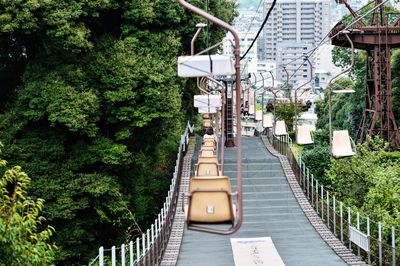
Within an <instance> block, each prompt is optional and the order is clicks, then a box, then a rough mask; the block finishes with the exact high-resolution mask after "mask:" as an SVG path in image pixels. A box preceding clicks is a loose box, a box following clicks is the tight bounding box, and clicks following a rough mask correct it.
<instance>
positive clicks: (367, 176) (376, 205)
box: [302, 47, 400, 243]
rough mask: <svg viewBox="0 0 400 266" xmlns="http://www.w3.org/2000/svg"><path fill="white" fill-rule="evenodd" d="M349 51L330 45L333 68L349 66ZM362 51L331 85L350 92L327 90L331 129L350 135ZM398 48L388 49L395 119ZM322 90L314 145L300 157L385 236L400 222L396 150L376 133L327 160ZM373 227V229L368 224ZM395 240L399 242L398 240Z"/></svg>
mask: <svg viewBox="0 0 400 266" xmlns="http://www.w3.org/2000/svg"><path fill="white" fill-rule="evenodd" d="M350 54H351V53H350V51H349V50H348V49H345V48H338V47H335V48H334V49H333V60H334V63H335V64H336V65H337V66H340V67H347V66H349V65H350ZM365 66H366V54H365V52H363V51H358V52H356V55H355V65H354V67H353V68H352V71H351V73H350V75H349V76H348V77H343V78H341V79H339V80H336V81H335V82H334V83H333V84H332V89H354V90H355V93H353V94H333V96H332V127H333V130H340V129H347V130H349V133H350V134H351V135H352V137H353V138H355V136H356V133H357V130H358V128H359V125H360V121H361V118H362V111H363V109H364V106H365V69H366V67H365ZM399 74H400V52H399V51H398V50H394V51H393V52H392V77H393V94H392V95H393V111H394V113H395V116H396V119H397V122H400V120H399V114H400V105H399V104H398V102H399V100H400V79H399V78H398V76H399ZM327 99H328V95H327V91H325V97H324V100H323V101H321V102H318V103H317V106H316V112H317V115H318V123H317V128H318V131H317V132H316V135H315V137H316V138H315V144H314V145H312V146H309V147H305V148H304V150H303V154H302V158H303V159H304V161H305V163H306V165H307V166H308V167H309V168H310V170H311V172H312V173H313V174H314V176H315V177H316V178H317V179H318V180H320V181H321V182H322V183H323V184H324V186H325V187H326V188H327V189H328V190H330V191H331V192H332V193H334V195H335V196H336V198H337V199H340V200H342V201H343V202H344V203H345V205H346V206H351V207H353V208H355V209H357V210H358V211H360V212H361V213H363V214H364V215H367V216H369V217H370V218H371V220H372V221H382V223H383V228H384V231H385V235H386V236H389V235H390V234H389V233H388V230H390V228H391V226H392V225H395V227H396V228H398V227H399V226H400V220H399V217H400V208H399V206H400V205H399V199H398V198H399V197H398V195H399V193H400V187H399V176H400V168H399V165H400V164H399V162H400V153H399V152H389V151H388V146H387V144H386V143H385V142H384V141H383V140H382V139H380V138H379V137H377V138H374V139H369V140H368V141H367V143H365V144H363V145H357V154H356V156H353V157H350V158H342V159H333V158H331V157H330V156H329V148H328V147H329V138H328V134H329V128H328V104H327ZM373 230H376V228H375V227H374V229H373ZM398 243H400V241H398Z"/></svg>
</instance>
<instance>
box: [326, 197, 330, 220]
mask: <svg viewBox="0 0 400 266" xmlns="http://www.w3.org/2000/svg"><path fill="white" fill-rule="evenodd" d="M329 216H330V215H329V191H328V190H327V191H326V219H327V220H328V228H330V226H329Z"/></svg>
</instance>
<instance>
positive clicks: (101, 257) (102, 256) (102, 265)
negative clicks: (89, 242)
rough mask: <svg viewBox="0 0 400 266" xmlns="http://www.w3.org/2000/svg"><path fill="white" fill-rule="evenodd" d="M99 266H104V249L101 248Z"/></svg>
mask: <svg viewBox="0 0 400 266" xmlns="http://www.w3.org/2000/svg"><path fill="white" fill-rule="evenodd" d="M99 266H104V248H103V247H100V248H99Z"/></svg>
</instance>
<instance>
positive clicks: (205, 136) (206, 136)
mask: <svg viewBox="0 0 400 266" xmlns="http://www.w3.org/2000/svg"><path fill="white" fill-rule="evenodd" d="M203 139H204V140H206V139H212V140H214V139H215V136H214V135H208V134H204V136H203Z"/></svg>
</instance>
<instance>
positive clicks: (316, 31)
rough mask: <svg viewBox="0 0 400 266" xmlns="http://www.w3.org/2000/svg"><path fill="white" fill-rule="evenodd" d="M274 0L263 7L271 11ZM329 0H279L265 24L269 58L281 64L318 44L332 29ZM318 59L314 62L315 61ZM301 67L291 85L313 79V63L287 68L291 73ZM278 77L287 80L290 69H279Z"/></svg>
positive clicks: (266, 47)
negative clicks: (311, 76) (311, 68)
mask: <svg viewBox="0 0 400 266" xmlns="http://www.w3.org/2000/svg"><path fill="white" fill-rule="evenodd" d="M271 4H272V0H266V1H265V3H264V6H263V12H264V16H265V15H266V14H267V12H268V10H269V7H270V6H271ZM329 22H330V2H329V0H281V1H279V2H277V3H276V5H275V8H274V9H273V11H272V13H271V15H270V17H269V19H268V22H267V24H266V25H265V27H264V33H263V34H264V42H265V59H266V60H272V61H276V63H277V65H278V67H279V66H280V65H283V64H287V63H289V62H290V61H291V60H293V59H295V58H298V57H301V56H302V55H303V54H305V53H307V52H308V51H309V50H310V49H311V48H312V47H314V46H315V45H317V44H318V43H319V42H320V41H321V40H322V39H323V38H324V37H325V35H326V34H327V33H328V32H329V30H330V25H329ZM314 60H315V59H314V58H310V61H311V62H312V63H314ZM298 67H300V69H299V72H298V73H297V74H295V75H294V76H293V78H292V79H291V80H290V82H289V84H291V85H292V86H293V88H296V87H297V86H298V85H300V84H301V83H302V82H303V81H304V80H307V79H309V77H310V75H311V73H310V71H309V66H308V64H307V63H304V62H303V60H299V61H296V62H293V63H291V64H289V65H288V66H287V67H286V70H287V71H288V72H289V76H291V75H293V73H294V71H295V70H296V69H297V68H298ZM277 79H278V80H280V81H285V80H286V72H285V71H282V69H280V70H279V71H277Z"/></svg>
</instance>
